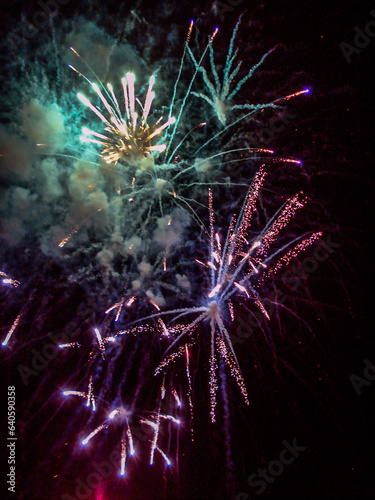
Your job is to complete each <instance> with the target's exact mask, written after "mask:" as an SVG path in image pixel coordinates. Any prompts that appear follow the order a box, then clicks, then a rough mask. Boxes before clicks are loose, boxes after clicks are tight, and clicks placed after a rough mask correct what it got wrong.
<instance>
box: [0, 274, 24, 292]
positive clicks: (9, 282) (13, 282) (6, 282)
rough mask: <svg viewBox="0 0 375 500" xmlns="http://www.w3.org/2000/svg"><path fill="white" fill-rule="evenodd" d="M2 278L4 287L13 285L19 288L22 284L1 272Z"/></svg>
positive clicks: (0, 276)
mask: <svg viewBox="0 0 375 500" xmlns="http://www.w3.org/2000/svg"><path fill="white" fill-rule="evenodd" d="M0 278H2V282H3V284H4V285H12V286H14V287H15V288H17V287H18V286H19V285H20V284H21V283H20V282H19V281H17V280H14V279H13V278H11V277H10V276H9V275H8V274H6V273H4V272H2V271H0Z"/></svg>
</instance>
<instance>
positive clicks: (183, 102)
mask: <svg viewBox="0 0 375 500" xmlns="http://www.w3.org/2000/svg"><path fill="white" fill-rule="evenodd" d="M218 31H219V30H218V28H216V29H215V31H214V33H213V34H212V36H211V38H210V40H209V42H208V44H207V45H206V48H205V50H204V52H203V54H202V57H201V58H200V60H199V62H198V63H197V66H196V69H195V73H194V75H193V77H192V79H191V81H190V84H189V87H188V89H187V91H186V94H185V97H184V99H183V101H182V104H181V108H180V112H179V114H178V116H177V119H176V121H175V126H174V127H173V130H172V134H171V136H170V139H169V143H168V146H167V148H166V151H165V160H166V163H170V162H171V161H172V159H173V157H174V155H175V153H176V151H177V150H178V148H179V147H180V145H181V142H180V144H179V145H178V146H177V147H176V148H175V149H174V151H173V153H172V154H171V155H170V156H169V158H167V156H168V152H169V149H170V147H171V144H172V141H173V139H174V136H175V133H176V131H177V127H178V124H179V122H180V120H181V116H182V113H183V111H184V108H185V104H186V101H187V99H188V97H189V95H190V92H191V88H192V86H193V83H194V80H195V78H196V76H197V74H198V71H199V68H200V66H201V64H202V61H203V59H204V57H205V55H206V53H207V50H208V48H209V46H210V44H211V43H212V42H213V39H214V38H215V36H216V34H217V32H218ZM186 47H187V49H188V50H189V51H190V49H189V46H188V45H186Z"/></svg>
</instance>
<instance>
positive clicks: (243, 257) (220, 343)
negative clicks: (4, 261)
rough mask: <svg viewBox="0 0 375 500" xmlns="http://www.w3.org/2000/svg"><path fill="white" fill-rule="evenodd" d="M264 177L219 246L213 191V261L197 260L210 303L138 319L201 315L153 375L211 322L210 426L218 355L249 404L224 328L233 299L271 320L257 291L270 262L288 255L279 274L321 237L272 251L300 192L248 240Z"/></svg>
mask: <svg viewBox="0 0 375 500" xmlns="http://www.w3.org/2000/svg"><path fill="white" fill-rule="evenodd" d="M265 177H266V172H265V170H264V168H263V166H262V167H261V168H260V169H259V171H258V172H257V173H256V175H255V176H254V179H253V182H252V183H251V185H250V187H249V190H248V193H247V196H246V198H245V201H244V203H243V206H242V208H241V211H240V214H239V216H238V218H237V219H236V218H235V217H234V216H233V217H232V219H231V221H230V224H229V228H228V231H227V236H226V239H225V242H224V245H222V244H221V241H220V237H219V235H218V233H215V231H214V222H215V221H214V210H213V197H212V192H211V190H209V193H208V209H209V256H210V258H209V260H208V261H207V262H201V261H199V260H197V263H198V264H200V265H203V266H204V267H205V268H208V269H209V271H210V278H211V279H210V282H211V287H210V290H208V292H207V299H209V300H207V301H206V305H205V306H202V307H191V308H183V309H174V310H171V311H164V312H159V313H157V314H154V315H151V316H148V317H146V318H143V319H141V320H138V321H146V320H147V319H151V318H160V316H162V315H174V317H173V322H175V321H176V320H177V319H179V318H181V317H186V316H188V315H192V314H196V315H197V317H196V318H195V319H194V320H192V321H191V322H190V323H189V324H187V325H185V326H183V327H182V328H180V329H177V330H175V331H174V332H173V333H176V334H177V335H176V336H175V338H174V340H173V341H172V343H171V344H170V345H169V347H168V348H167V350H166V351H165V357H164V359H163V360H162V361H161V363H160V364H159V366H158V368H157V369H156V371H155V374H158V373H160V372H162V371H164V370H165V369H166V368H167V366H168V365H169V364H170V363H171V362H173V361H175V360H176V359H178V358H179V357H181V356H182V355H183V353H184V347H182V348H181V347H180V348H178V350H177V352H174V353H172V354H170V355H167V356H166V354H167V353H168V351H170V350H171V349H172V348H173V347H174V346H175V345H176V344H177V343H178V342H179V341H180V340H181V339H182V338H183V337H184V336H185V335H186V334H190V335H191V334H192V331H193V329H195V328H196V327H197V326H198V324H200V323H201V322H203V321H206V320H208V321H209V323H210V345H211V347H210V355H209V366H210V368H209V394H210V415H211V421H212V422H214V421H215V419H216V416H215V409H216V404H217V401H216V392H217V387H218V381H217V370H218V364H217V355H218V356H219V357H221V358H223V359H224V361H225V363H226V365H227V367H228V368H229V371H230V374H231V376H232V377H233V378H234V379H235V381H236V383H237V385H238V387H239V389H240V392H241V393H242V396H243V398H244V401H245V403H246V404H247V405H248V404H249V400H248V394H247V390H246V387H245V383H244V379H243V375H242V373H241V369H240V366H239V362H238V359H237V356H236V353H235V351H234V348H233V344H232V342H231V337H230V334H229V332H228V330H227V328H226V326H225V321H226V316H227V315H228V316H230V319H231V321H233V319H234V317H235V314H234V307H233V302H232V297H236V296H237V295H238V294H240V295H241V296H244V295H245V297H246V299H248V300H252V301H253V302H254V304H256V305H257V307H258V308H259V309H260V310H261V312H262V314H263V315H264V317H265V318H266V319H269V314H268V312H267V310H266V309H265V307H264V305H263V304H262V301H261V297H260V295H259V293H258V292H257V291H256V289H255V286H256V285H259V284H260V283H261V281H262V279H263V275H264V274H266V275H267V277H269V276H271V275H272V272H270V269H269V264H270V263H272V261H273V260H275V258H276V257H277V256H278V255H280V254H282V253H284V254H285V255H284V257H282V258H281V259H279V261H278V264H276V268H275V270H278V269H279V268H280V267H282V266H284V265H287V264H288V263H289V262H290V260H291V258H293V257H295V256H297V255H298V253H299V252H300V251H301V250H302V249H304V248H306V247H307V246H308V245H309V244H311V242H312V241H314V240H315V239H316V237H318V236H317V235H318V233H317V235H312V236H311V235H310V236H309V237H308V238H307V239H304V240H303V241H301V237H298V238H295V239H294V240H292V241H289V242H288V243H286V244H284V245H283V246H282V247H281V248H277V249H276V250H272V247H273V244H274V243H275V241H276V239H277V236H278V235H279V234H280V232H281V231H282V230H283V229H284V228H285V227H286V226H287V225H288V224H289V223H290V221H291V220H292V219H293V218H294V216H295V214H296V212H297V211H298V210H300V209H301V208H303V207H304V205H305V203H306V198H305V197H304V196H303V195H302V194H301V193H298V194H297V195H295V196H294V197H292V198H291V199H289V200H288V201H287V202H286V203H285V204H284V206H283V207H282V208H281V209H280V210H279V211H278V212H277V213H276V214H275V215H274V217H273V218H271V220H270V221H269V222H268V223H267V225H266V227H265V228H264V229H263V231H261V232H260V233H259V234H258V235H257V236H256V237H254V236H252V237H251V238H250V239H249V237H248V232H249V229H250V227H251V224H252V218H253V214H254V213H255V211H256V209H257V208H256V205H257V202H258V200H259V193H260V190H261V188H262V186H263V184H264V181H265ZM319 234H320V233H319ZM302 238H303V237H302ZM285 252H286V253H285ZM267 271H268V274H267ZM254 280H255V281H254ZM138 321H137V322H138ZM129 326H130V325H129ZM170 331H171V330H170ZM216 352H217V354H216Z"/></svg>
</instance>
